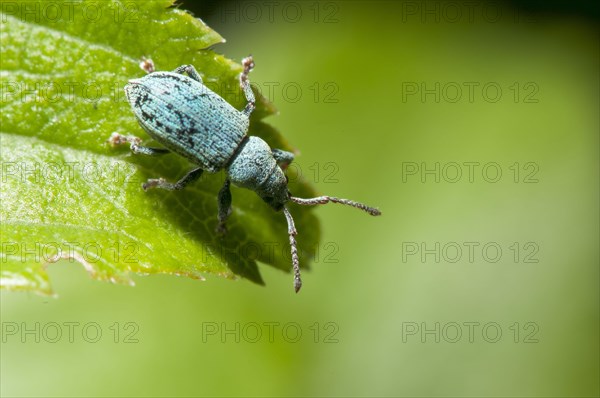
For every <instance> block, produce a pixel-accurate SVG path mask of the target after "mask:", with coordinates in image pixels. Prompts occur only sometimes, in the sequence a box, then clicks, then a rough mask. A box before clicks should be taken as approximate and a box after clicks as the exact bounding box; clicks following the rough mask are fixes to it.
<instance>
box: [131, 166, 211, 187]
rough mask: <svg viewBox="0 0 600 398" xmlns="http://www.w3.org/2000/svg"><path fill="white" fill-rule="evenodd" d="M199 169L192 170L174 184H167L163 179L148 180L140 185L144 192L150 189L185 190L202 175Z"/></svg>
mask: <svg viewBox="0 0 600 398" xmlns="http://www.w3.org/2000/svg"><path fill="white" fill-rule="evenodd" d="M203 171H204V170H202V169H201V168H197V169H194V170H192V171H190V172H189V173H187V174H186V175H185V176H183V178H182V179H180V180H179V181H177V182H176V183H172V182H168V181H166V180H165V179H164V178H150V179H149V180H148V181H146V182H145V183H143V184H142V188H143V189H144V191H147V190H148V189H150V188H161V189H166V190H167V191H178V190H180V189H183V188H185V186H186V185H188V184H189V183H191V182H194V181H196V180H197V179H198V178H200V176H201V175H202V172H203Z"/></svg>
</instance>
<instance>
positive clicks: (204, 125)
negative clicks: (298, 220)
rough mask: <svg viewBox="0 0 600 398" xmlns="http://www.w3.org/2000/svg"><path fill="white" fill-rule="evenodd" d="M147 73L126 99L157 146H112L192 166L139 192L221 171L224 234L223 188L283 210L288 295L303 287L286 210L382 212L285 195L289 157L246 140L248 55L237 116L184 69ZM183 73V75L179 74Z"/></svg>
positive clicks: (227, 208) (227, 196) (115, 139)
mask: <svg viewBox="0 0 600 398" xmlns="http://www.w3.org/2000/svg"><path fill="white" fill-rule="evenodd" d="M140 65H141V66H142V68H143V69H145V70H146V72H147V73H148V74H147V75H146V76H144V77H142V78H141V79H133V80H130V81H129V83H128V84H127V85H126V86H125V94H126V96H127V100H128V101H129V103H130V105H131V108H132V110H133V113H134V114H135V116H136V117H137V119H138V122H139V123H140V125H141V126H142V128H143V129H144V130H145V131H146V132H147V133H148V135H150V137H152V138H153V139H155V140H156V141H157V142H159V143H160V144H162V145H163V146H164V148H150V147H145V146H141V145H140V144H141V139H139V138H137V137H134V136H123V135H120V134H118V133H113V134H112V135H111V137H110V139H109V142H110V143H112V144H113V145H117V144H125V143H129V144H130V146H131V150H132V152H133V153H136V154H138V153H141V154H144V155H161V154H165V153H169V152H175V153H177V154H178V155H180V156H183V157H185V158H187V159H188V160H189V161H190V162H192V163H193V164H195V165H197V166H198V167H196V168H194V169H193V170H191V171H190V172H188V173H187V174H186V175H185V176H184V177H183V178H181V179H180V180H179V181H177V182H176V183H171V182H167V181H165V180H164V179H163V178H158V179H149V180H148V181H147V182H146V183H144V184H143V185H142V187H143V189H144V190H147V189H149V188H162V189H167V190H179V189H183V188H184V187H185V186H186V185H188V184H189V183H191V182H193V181H195V180H197V179H198V178H200V176H201V175H202V173H203V172H204V171H208V172H210V173H215V172H218V171H219V170H225V172H226V174H227V178H226V180H225V184H224V185H223V187H222V188H221V190H220V191H219V193H218V195H217V202H218V215H217V218H218V225H217V228H216V229H217V232H218V233H225V232H226V228H225V221H226V220H227V218H228V217H229V215H230V213H231V191H230V184H231V183H233V184H235V185H236V186H238V187H242V188H247V189H250V190H253V191H254V192H256V193H257V194H258V196H260V197H261V198H262V199H263V200H264V201H265V202H266V203H267V204H268V205H269V206H271V207H272V208H273V209H274V210H276V211H283V214H284V215H285V218H286V220H287V224H288V235H289V241H290V247H291V254H292V268H293V272H294V289H295V291H296V292H298V291H299V290H300V287H301V286H302V280H301V278H300V263H299V259H298V250H297V247H296V234H297V231H296V227H295V226H294V219H293V218H292V215H291V214H290V212H289V210H288V208H287V207H286V204H287V203H288V202H294V203H297V204H300V205H317V204H325V203H329V202H333V203H341V204H345V205H349V206H352V207H356V208H358V209H361V210H364V211H366V212H367V213H369V214H370V215H372V216H378V215H380V214H381V212H380V211H379V210H377V209H375V208H373V207H369V206H366V205H364V204H362V203H358V202H355V201H352V200H348V199H340V198H336V197H332V196H319V197H316V198H307V199H304V198H298V197H295V196H292V194H291V193H290V191H288V184H287V178H286V176H285V174H284V170H285V168H286V167H287V166H288V165H289V164H290V163H291V162H292V161H293V159H294V155H293V154H292V153H290V152H287V151H283V150H280V149H271V148H270V147H269V145H267V143H266V142H265V141H263V140H262V139H260V138H259V137H255V136H248V135H247V133H248V127H249V125H250V121H249V118H250V114H251V113H252V111H253V110H254V106H255V104H254V102H255V99H254V93H253V92H252V89H251V88H250V82H249V80H248V74H249V73H250V71H251V70H252V68H253V67H254V61H253V59H252V57H251V56H249V57H247V58H244V59H243V60H242V65H243V67H244V69H243V71H242V73H241V74H240V77H239V80H240V87H241V89H242V91H243V92H244V95H245V96H246V100H247V102H248V103H247V105H246V107H245V108H244V109H243V110H242V111H238V110H237V109H235V108H234V107H233V106H231V105H230V104H229V103H228V102H226V101H225V100H224V99H223V98H221V97H220V96H219V95H218V94H216V93H215V92H213V91H211V90H210V89H208V88H207V87H206V86H205V85H204V84H203V83H202V78H201V77H200V75H199V74H198V72H197V71H196V69H195V68H194V67H193V66H192V65H183V66H180V67H179V68H177V69H175V70H174V71H173V72H154V64H153V63H152V61H151V60H149V59H144V60H143V61H142V63H141V64H140ZM186 74H187V76H186Z"/></svg>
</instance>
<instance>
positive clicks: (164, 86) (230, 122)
mask: <svg viewBox="0 0 600 398" xmlns="http://www.w3.org/2000/svg"><path fill="white" fill-rule="evenodd" d="M125 93H126V95H127V99H128V100H129V103H130V104H131V106H132V109H133V112H134V114H135V115H136V117H137V119H138V121H139V122H140V125H141V126H142V127H143V128H144V130H146V132H147V133H148V134H149V135H150V136H151V137H152V138H154V139H155V140H156V141H158V142H160V143H161V144H162V145H164V146H165V147H166V148H167V149H169V150H171V151H173V152H175V153H177V154H179V155H181V156H183V157H185V158H187V159H188V160H190V161H191V162H192V163H195V164H198V165H199V166H201V167H202V168H203V169H204V170H206V171H209V172H216V171H218V170H220V169H222V168H223V167H225V165H226V164H227V163H228V161H229V160H230V159H231V157H232V156H233V154H234V152H235V151H236V149H237V147H238V146H239V144H240V143H241V142H242V140H243V138H244V137H245V135H246V132H247V131H248V126H249V120H248V117H247V116H246V115H244V114H243V113H242V112H240V111H238V110H237V109H235V108H234V107H233V106H231V105H230V104H229V103H228V102H227V101H225V100H224V99H223V98H221V97H220V96H219V95H217V94H216V93H215V92H213V91H211V90H210V89H209V88H207V87H206V86H204V85H203V84H202V83H200V82H197V81H195V80H193V79H191V78H189V77H187V76H185V75H182V74H178V73H171V72H155V73H151V74H149V75H146V76H144V77H143V78H141V79H135V80H131V81H130V82H129V84H127V86H125Z"/></svg>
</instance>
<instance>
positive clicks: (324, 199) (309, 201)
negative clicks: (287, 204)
mask: <svg viewBox="0 0 600 398" xmlns="http://www.w3.org/2000/svg"><path fill="white" fill-rule="evenodd" d="M290 200H291V201H292V202H294V203H298V204H299V205H305V206H314V205H324V204H326V203H329V202H333V203H341V204H343V205H347V206H352V207H356V208H357V209H360V210H363V211H366V212H367V213H369V214H370V215H372V216H380V215H381V212H380V211H379V209H376V208H374V207H370V206H367V205H365V204H362V203H359V202H355V201H353V200H350V199H341V198H336V197H334V196H317V197H316V198H306V199H305V198H297V197H295V196H290Z"/></svg>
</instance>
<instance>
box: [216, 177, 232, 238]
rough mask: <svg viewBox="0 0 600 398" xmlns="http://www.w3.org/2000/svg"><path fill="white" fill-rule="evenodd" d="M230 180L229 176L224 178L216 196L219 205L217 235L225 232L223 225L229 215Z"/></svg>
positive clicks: (225, 228) (225, 227)
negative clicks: (223, 182)
mask: <svg viewBox="0 0 600 398" xmlns="http://www.w3.org/2000/svg"><path fill="white" fill-rule="evenodd" d="M230 185H231V182H230V181H229V178H228V179H226V180H225V184H223V187H222V188H221V190H220V191H219V195H218V196H217V202H218V205H219V213H218V217H219V224H217V228H216V231H217V233H218V234H219V235H224V234H225V233H227V226H226V225H225V221H227V218H229V216H230V215H231V190H230V189H229V188H230Z"/></svg>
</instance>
